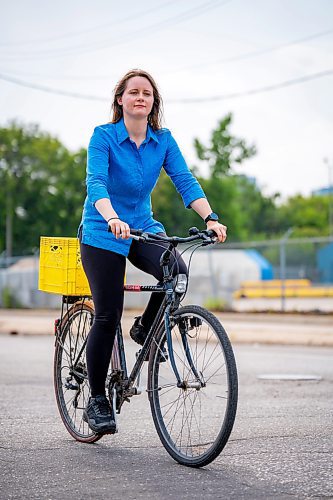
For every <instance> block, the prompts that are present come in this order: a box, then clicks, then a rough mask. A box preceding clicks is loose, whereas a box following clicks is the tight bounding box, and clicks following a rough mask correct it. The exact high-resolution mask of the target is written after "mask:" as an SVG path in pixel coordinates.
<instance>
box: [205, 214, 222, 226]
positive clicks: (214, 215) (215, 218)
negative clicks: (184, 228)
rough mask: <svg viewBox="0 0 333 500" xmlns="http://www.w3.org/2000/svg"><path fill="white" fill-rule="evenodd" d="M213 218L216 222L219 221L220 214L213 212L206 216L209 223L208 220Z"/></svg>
mask: <svg viewBox="0 0 333 500" xmlns="http://www.w3.org/2000/svg"><path fill="white" fill-rule="evenodd" d="M210 220H213V221H214V222H218V220H219V216H218V215H217V214H215V213H214V212H212V213H211V214H209V215H207V217H206V218H205V223H206V224H207V222H208V221H210Z"/></svg>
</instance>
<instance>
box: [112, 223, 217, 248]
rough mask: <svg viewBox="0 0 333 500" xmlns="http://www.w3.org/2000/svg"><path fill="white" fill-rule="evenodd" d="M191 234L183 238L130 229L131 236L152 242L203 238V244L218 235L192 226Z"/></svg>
mask: <svg viewBox="0 0 333 500" xmlns="http://www.w3.org/2000/svg"><path fill="white" fill-rule="evenodd" d="M108 232H109V233H111V228H110V226H108ZM189 233H190V236H187V237H185V238H182V237H180V236H161V235H160V234H155V233H148V232H147V231H142V230H141V229H130V238H133V239H135V240H140V241H146V242H152V241H164V242H166V243H177V244H178V243H189V242H191V241H198V240H201V241H202V242H203V246H205V245H211V244H213V243H215V242H216V239H217V236H216V234H215V232H214V231H212V230H211V229H204V230H203V231H199V229H198V228H196V227H191V229H189Z"/></svg>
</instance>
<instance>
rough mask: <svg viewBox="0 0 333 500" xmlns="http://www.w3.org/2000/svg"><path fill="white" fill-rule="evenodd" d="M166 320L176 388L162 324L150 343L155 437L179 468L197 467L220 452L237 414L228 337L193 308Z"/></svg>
mask: <svg viewBox="0 0 333 500" xmlns="http://www.w3.org/2000/svg"><path fill="white" fill-rule="evenodd" d="M170 321H171V325H170V328H171V338H172V353H173V357H174V361H175V365H176V368H177V371H178V373H179V376H180V383H178V382H177V380H176V376H175V371H174V369H173V367H172V364H171V357H172V356H170V354H171V353H170V352H169V356H168V359H167V360H164V359H162V358H163V354H162V349H163V347H164V346H165V345H166V330H165V325H162V327H161V329H160V331H159V332H158V334H157V336H156V339H155V341H154V342H153V344H152V348H151V352H150V358H149V367H148V394H149V400H150V405H151V411H152V416H153V420H154V424H155V427H156V430H157V432H158V435H159V437H160V439H161V441H162V444H163V445H164V447H165V449H166V450H167V451H168V453H169V454H170V455H171V456H172V457H173V458H174V459H175V460H176V461H177V462H179V463H180V464H183V465H187V466H190V467H202V466H204V465H207V464H209V463H210V462H212V461H213V460H214V459H215V458H216V457H217V456H218V455H219V454H220V452H221V451H222V449H223V448H224V446H225V445H226V443H227V441H228V438H229V436H230V433H231V430H232V427H233V424H234V420H235V416H236V409H237V397H238V396H237V394H238V383H237V369H236V363H235V358H234V355H233V351H232V347H231V344H230V341H229V339H228V336H227V334H226V332H225V330H224V328H223V327H222V325H221V323H220V322H219V320H218V319H217V318H216V317H215V316H214V315H213V314H211V313H210V312H208V311H207V310H206V309H203V308H202V307H199V306H185V307H182V308H180V309H178V310H177V311H176V313H175V314H174V315H173V317H172V318H170Z"/></svg>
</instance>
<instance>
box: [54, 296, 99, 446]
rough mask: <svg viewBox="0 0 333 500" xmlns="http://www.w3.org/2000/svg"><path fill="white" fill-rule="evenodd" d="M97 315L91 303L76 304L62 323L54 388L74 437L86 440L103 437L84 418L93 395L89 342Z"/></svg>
mask: <svg viewBox="0 0 333 500" xmlns="http://www.w3.org/2000/svg"><path fill="white" fill-rule="evenodd" d="M93 318H94V308H93V305H92V304H91V303H87V302H77V303H76V304H74V305H73V306H72V307H71V308H70V309H69V310H68V312H67V313H66V314H65V316H64V318H63V320H62V322H61V325H60V329H59V336H58V338H57V340H56V346H55V353H54V388H55V395H56V401H57V405H58V409H59V412H60V416H61V418H62V421H63V423H64V424H65V427H66V429H67V430H68V432H69V433H70V434H71V436H72V437H74V438H75V439H76V440H77V441H81V442H84V443H94V442H95V441H98V440H99V439H100V438H101V437H102V435H100V434H96V433H95V432H93V431H92V430H91V429H90V427H89V426H88V424H87V423H86V422H85V421H84V420H83V418H82V416H83V410H84V408H85V407H86V404H87V402H88V399H89V396H90V387H89V382H88V374H87V365H86V341H87V335H88V333H89V330H90V328H91V325H92V322H93Z"/></svg>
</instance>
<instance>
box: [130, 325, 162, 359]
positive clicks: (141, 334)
mask: <svg viewBox="0 0 333 500" xmlns="http://www.w3.org/2000/svg"><path fill="white" fill-rule="evenodd" d="M129 333H130V337H131V338H132V339H133V340H134V342H136V343H137V344H140V345H143V344H144V343H145V340H146V338H147V335H148V332H147V331H146V330H145V327H144V326H143V325H142V324H141V316H137V317H136V318H135V321H134V325H133V326H132V328H131V329H130V332H129ZM167 359H168V353H167V351H166V349H165V347H164V346H163V347H162V349H161V352H160V353H159V362H160V363H163V362H164V361H166V360H167ZM148 360H149V351H148V353H147V356H146V359H145V361H148Z"/></svg>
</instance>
